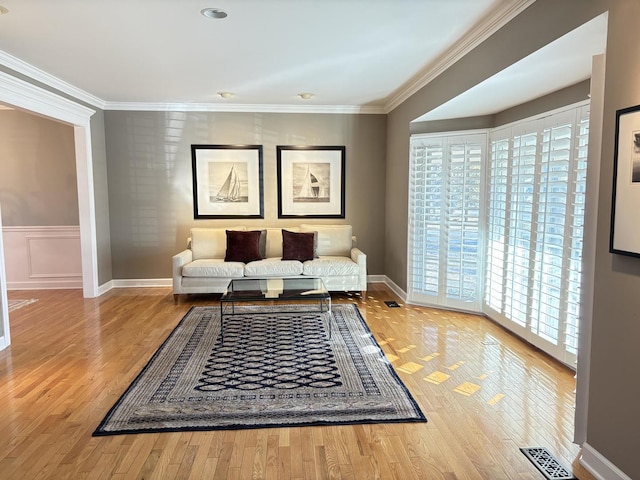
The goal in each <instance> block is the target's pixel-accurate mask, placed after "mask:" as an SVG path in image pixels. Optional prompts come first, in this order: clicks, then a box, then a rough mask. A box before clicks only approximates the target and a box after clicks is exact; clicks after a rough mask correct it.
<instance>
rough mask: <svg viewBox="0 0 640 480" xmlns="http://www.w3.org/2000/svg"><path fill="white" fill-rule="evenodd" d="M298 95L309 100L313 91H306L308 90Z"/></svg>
mask: <svg viewBox="0 0 640 480" xmlns="http://www.w3.org/2000/svg"><path fill="white" fill-rule="evenodd" d="M298 96H299V97H300V98H302V99H303V100H309V99H310V98H311V97H313V93H308V92H305V93H299V94H298Z"/></svg>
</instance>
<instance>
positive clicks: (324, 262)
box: [302, 256, 359, 277]
mask: <svg viewBox="0 0 640 480" xmlns="http://www.w3.org/2000/svg"><path fill="white" fill-rule="evenodd" d="M302 273H303V274H304V275H309V276H312V277H340V276H345V275H358V273H359V270H358V264H357V263H356V262H354V261H353V260H351V258H349V257H331V256H329V257H320V258H316V259H314V260H309V261H307V262H304V264H303V269H302Z"/></svg>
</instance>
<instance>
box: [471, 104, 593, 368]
mask: <svg viewBox="0 0 640 480" xmlns="http://www.w3.org/2000/svg"><path fill="white" fill-rule="evenodd" d="M587 138H588V107H586V106H585V107H581V108H572V109H570V110H567V111H563V112H559V113H555V114H553V115H549V116H547V117H545V118H542V119H537V120H530V121H525V122H519V123H518V124H516V125H513V126H511V127H509V128H503V129H500V130H495V131H493V132H492V133H491V135H490V143H491V147H490V150H491V157H490V159H489V167H488V177H489V178H488V193H487V196H488V199H487V224H486V227H487V254H486V274H485V296H484V303H485V309H484V311H485V313H487V314H488V315H489V316H490V317H491V318H493V319H495V320H497V321H498V322H499V323H501V324H503V325H505V326H506V327H508V328H510V329H511V330H513V331H514V332H516V333H518V334H519V335H520V336H522V337H524V338H525V339H527V340H528V341H530V342H531V343H533V344H534V345H536V346H538V347H539V348H541V349H543V350H544V351H546V352H547V353H549V354H551V355H553V356H555V357H556V358H558V359H559V360H561V361H563V362H565V363H568V364H570V363H573V362H574V361H575V355H576V353H577V332H578V311H579V300H580V278H581V265H582V235H583V223H584V203H585V187H586V169H587Z"/></svg>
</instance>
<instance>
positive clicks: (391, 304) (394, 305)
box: [384, 300, 400, 308]
mask: <svg viewBox="0 0 640 480" xmlns="http://www.w3.org/2000/svg"><path fill="white" fill-rule="evenodd" d="M384 303H386V304H387V307H389V308H400V305H399V304H398V302H396V301H394V300H386V301H385V302H384Z"/></svg>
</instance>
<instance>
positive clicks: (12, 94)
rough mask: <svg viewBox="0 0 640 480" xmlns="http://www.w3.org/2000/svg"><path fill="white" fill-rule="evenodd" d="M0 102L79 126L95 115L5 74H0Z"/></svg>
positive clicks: (72, 102) (67, 100) (83, 107)
mask: <svg viewBox="0 0 640 480" xmlns="http://www.w3.org/2000/svg"><path fill="white" fill-rule="evenodd" d="M0 102H5V103H7V104H9V105H12V106H15V107H18V108H23V109H25V110H30V111H32V112H36V113H39V114H41V115H45V116H49V117H52V118H56V119H58V120H62V121H65V122H69V123H71V124H74V125H81V126H86V125H88V124H89V119H90V117H91V115H93V114H94V113H95V110H92V109H90V108H88V107H85V106H84V105H81V104H79V103H76V102H74V101H72V100H69V99H67V98H64V97H61V96H60V95H57V94H56V93H54V92H50V91H49V90H45V89H43V88H41V87H38V86H37V85H33V84H32V83H29V82H25V81H24V80H21V79H19V78H16V77H14V76H13V75H9V74H8V73H5V72H0Z"/></svg>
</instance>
